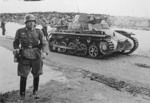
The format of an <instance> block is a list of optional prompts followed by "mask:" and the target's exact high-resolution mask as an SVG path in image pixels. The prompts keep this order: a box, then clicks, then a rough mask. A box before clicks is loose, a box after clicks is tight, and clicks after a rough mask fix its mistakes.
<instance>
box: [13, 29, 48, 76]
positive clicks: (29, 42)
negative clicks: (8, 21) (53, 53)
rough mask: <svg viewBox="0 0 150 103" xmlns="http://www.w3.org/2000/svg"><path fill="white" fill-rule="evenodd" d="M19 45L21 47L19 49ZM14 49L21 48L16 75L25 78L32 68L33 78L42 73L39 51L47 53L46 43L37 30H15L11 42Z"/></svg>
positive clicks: (40, 32)
mask: <svg viewBox="0 0 150 103" xmlns="http://www.w3.org/2000/svg"><path fill="white" fill-rule="evenodd" d="M20 44H21V47H19V46H20ZM13 46H14V49H18V48H21V57H22V59H21V60H20V61H19V63H18V75H19V76H23V77H27V75H28V74H29V72H30V69H31V67H32V71H31V72H32V74H33V75H34V76H37V75H40V74H42V73H43V71H42V65H43V62H42V60H41V50H42V51H43V52H47V47H46V46H47V41H46V39H45V37H44V36H43V33H42V31H41V30H39V29H36V28H35V29H33V30H28V29H27V28H21V29H19V30H17V32H16V36H15V40H14V42H13Z"/></svg>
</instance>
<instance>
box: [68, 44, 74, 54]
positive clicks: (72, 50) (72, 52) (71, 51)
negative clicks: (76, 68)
mask: <svg viewBox="0 0 150 103" xmlns="http://www.w3.org/2000/svg"><path fill="white" fill-rule="evenodd" d="M68 47H70V48H71V49H69V50H68V53H69V54H75V53H76V44H75V43H73V42H70V43H69V44H68Z"/></svg>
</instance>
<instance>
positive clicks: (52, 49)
mask: <svg viewBox="0 0 150 103" xmlns="http://www.w3.org/2000/svg"><path fill="white" fill-rule="evenodd" d="M55 44H58V42H57V41H56V40H51V41H49V50H50V51H51V52H55V51H56V50H57V47H55V46H54V45H55Z"/></svg>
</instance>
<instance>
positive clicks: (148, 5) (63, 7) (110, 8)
mask: <svg viewBox="0 0 150 103" xmlns="http://www.w3.org/2000/svg"><path fill="white" fill-rule="evenodd" d="M38 11H57V12H80V13H95V14H108V15H114V16H134V17H148V18H150V0H43V1H37V2H31V1H30V2H24V1H22V0H5V1H3V0H0V13H18V12H19V13H22V12H38Z"/></svg>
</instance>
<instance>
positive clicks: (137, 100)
mask: <svg viewBox="0 0 150 103" xmlns="http://www.w3.org/2000/svg"><path fill="white" fill-rule="evenodd" d="M0 45H1V46H3V47H5V48H7V49H9V50H12V39H8V38H0ZM149 62H150V58H149V57H145V56H139V55H137V54H132V55H129V56H126V55H112V56H110V57H108V58H104V59H90V58H83V57H78V56H72V55H66V54H59V53H53V52H49V56H48V57H46V59H45V60H44V63H45V65H47V66H51V68H52V69H53V70H56V71H60V72H62V73H63V75H64V76H65V77H66V78H67V79H68V81H67V82H65V83H64V82H57V81H54V80H52V81H49V82H48V83H46V84H45V85H40V90H39V96H40V99H39V100H33V99H32V98H31V94H32V87H31V88H30V89H28V90H27V96H26V100H25V103H149V102H150V86H149V85H150V75H149V74H150V64H149ZM18 94H19V92H18V91H13V92H9V93H5V94H2V95H1V101H2V102H3V101H6V102H5V103H15V102H16V101H17V99H18Z"/></svg>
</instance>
